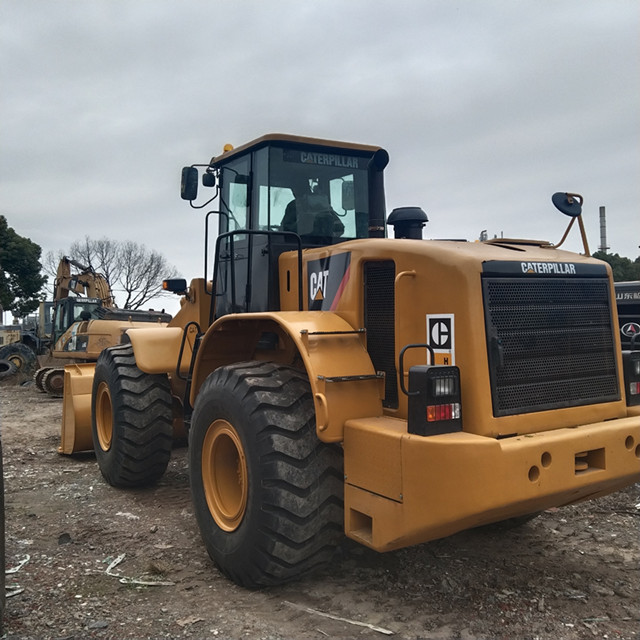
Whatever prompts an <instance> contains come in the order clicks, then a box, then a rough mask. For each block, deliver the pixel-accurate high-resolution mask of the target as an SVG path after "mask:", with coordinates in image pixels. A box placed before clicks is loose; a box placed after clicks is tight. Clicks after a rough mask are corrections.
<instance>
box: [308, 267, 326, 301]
mask: <svg viewBox="0 0 640 640" xmlns="http://www.w3.org/2000/svg"><path fill="white" fill-rule="evenodd" d="M328 278H329V269H325V270H324V271H313V272H311V274H310V275H309V296H310V298H311V299H312V300H324V299H325V297H326V287H327V280H328Z"/></svg>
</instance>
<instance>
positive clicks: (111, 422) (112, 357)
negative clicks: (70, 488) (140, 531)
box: [91, 344, 173, 487]
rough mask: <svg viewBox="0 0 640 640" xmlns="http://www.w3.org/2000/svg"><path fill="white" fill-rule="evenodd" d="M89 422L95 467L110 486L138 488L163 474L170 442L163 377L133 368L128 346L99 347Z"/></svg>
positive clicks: (166, 382) (168, 403) (167, 388)
mask: <svg viewBox="0 0 640 640" xmlns="http://www.w3.org/2000/svg"><path fill="white" fill-rule="evenodd" d="M91 404H92V407H91V423H92V434H93V447H94V450H95V452H96V458H97V459H98V465H99V467H100V471H101V472H102V475H103V476H104V478H105V480H106V481H107V482H108V483H109V484H110V485H113V486H114V487H140V486H146V485H150V484H153V483H155V482H157V481H158V480H159V479H160V478H161V477H162V475H163V474H164V472H165V470H166V468H167V465H168V464H169V458H170V456H171V447H172V445H173V428H172V422H173V420H172V412H171V388H170V386H169V380H168V378H167V376H166V375H151V374H147V373H144V372H143V371H140V369H138V367H137V366H136V361H135V356H134V354H133V347H132V346H131V345H130V344H126V345H119V346H116V347H111V348H109V349H105V350H104V351H103V352H102V353H101V354H100V356H99V358H98V362H97V363H96V370H95V374H94V378H93V395H92V403H91Z"/></svg>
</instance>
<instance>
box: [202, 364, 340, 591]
mask: <svg viewBox="0 0 640 640" xmlns="http://www.w3.org/2000/svg"><path fill="white" fill-rule="evenodd" d="M189 449H190V451H189V455H190V478H191V493H192V496H193V502H194V509H195V514H196V519H197V521H198V525H199V527H200V532H201V534H202V538H203V540H204V543H205V546H206V548H207V551H208V553H209V555H210V556H211V558H212V559H213V560H214V562H215V563H216V564H217V565H218V567H219V568H220V570H221V571H222V572H223V573H224V574H225V575H226V576H228V577H229V578H231V579H232V580H233V581H234V582H236V583H237V584H239V585H241V586H244V587H252V588H253V587H261V586H267V585H274V584H280V583H282V582H286V581H288V580H292V579H295V578H297V577H299V576H300V575H302V574H305V573H308V572H310V571H312V570H313V569H315V568H317V567H319V566H321V565H323V564H326V563H328V562H329V561H330V560H331V558H332V556H333V552H334V550H335V548H336V546H337V545H338V544H339V542H340V541H341V540H342V538H343V475H342V452H341V449H340V448H339V447H338V446H335V445H328V444H325V443H323V442H321V441H320V440H318V438H317V436H316V430H315V414H314V407H313V400H312V397H311V391H310V387H309V381H308V379H307V377H306V375H305V374H304V373H301V372H300V371H298V370H296V369H292V368H290V367H286V366H282V365H277V364H274V363H268V362H248V363H240V364H237V365H232V366H227V367H221V368H220V369H217V370H216V371H214V372H213V373H212V374H211V375H210V376H209V377H208V378H207V380H206V381H205V383H204V384H203V385H202V388H201V389H200V392H199V394H198V398H197V400H196V403H195V408H194V413H193V420H192V425H191V432H190V442H189Z"/></svg>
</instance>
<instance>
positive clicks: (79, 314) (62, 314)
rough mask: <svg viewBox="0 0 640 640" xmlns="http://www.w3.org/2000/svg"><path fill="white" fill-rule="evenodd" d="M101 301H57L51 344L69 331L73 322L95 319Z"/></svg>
mask: <svg viewBox="0 0 640 640" xmlns="http://www.w3.org/2000/svg"><path fill="white" fill-rule="evenodd" d="M101 307H102V301H101V300H100V299H99V298H80V297H75V296H74V297H71V296H70V297H68V298H63V299H62V300H60V301H58V302H57V303H56V304H55V306H54V310H53V337H52V340H51V342H52V344H55V343H56V342H57V341H58V339H59V338H60V337H61V336H62V335H63V334H64V333H65V332H66V331H67V329H69V327H70V326H71V325H72V324H74V323H75V322H80V321H81V320H83V319H87V317H88V319H96V318H98V317H99V313H98V312H99V310H100V309H101Z"/></svg>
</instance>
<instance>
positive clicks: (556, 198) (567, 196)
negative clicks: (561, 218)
mask: <svg viewBox="0 0 640 640" xmlns="http://www.w3.org/2000/svg"><path fill="white" fill-rule="evenodd" d="M551 202H553V204H554V205H555V207H556V209H557V210H558V211H561V212H562V213H564V215H565V216H569V217H570V218H577V217H578V216H579V215H580V214H581V213H582V202H583V199H582V196H581V195H580V194H578V193H562V192H561V191H559V192H558V193H554V194H553V195H552V196H551Z"/></svg>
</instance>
